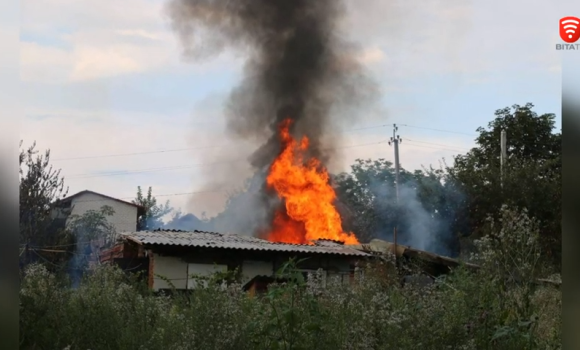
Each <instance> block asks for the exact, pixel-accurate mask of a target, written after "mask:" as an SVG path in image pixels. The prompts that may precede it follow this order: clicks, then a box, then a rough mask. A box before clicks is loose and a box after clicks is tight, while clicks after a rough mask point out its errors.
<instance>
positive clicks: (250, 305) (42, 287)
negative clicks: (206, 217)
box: [20, 208, 561, 350]
mask: <svg viewBox="0 0 580 350" xmlns="http://www.w3.org/2000/svg"><path fill="white" fill-rule="evenodd" d="M502 214H503V215H502V221H501V222H499V225H498V223H493V225H490V230H491V231H490V236H489V238H484V239H483V240H482V241H480V242H478V247H479V251H478V255H477V256H475V257H474V258H476V259H478V260H479V262H480V264H481V269H480V270H479V271H477V272H473V271H472V270H468V269H466V268H462V267H460V268H458V269H456V270H454V271H453V272H452V273H450V274H449V275H447V276H445V277H442V278H438V279H437V280H436V282H435V283H434V284H432V285H429V286H423V287H420V286H412V285H411V286H409V285H407V286H404V287H401V286H400V285H399V284H398V283H397V281H398V280H399V279H398V276H396V275H394V274H393V273H392V272H388V271H392V269H388V268H385V267H387V266H386V265H388V264H390V262H389V261H383V262H378V263H374V264H373V265H372V266H369V267H367V268H366V269H365V273H364V275H362V276H361V277H360V278H358V280H357V281H356V283H355V284H354V285H352V286H344V285H342V284H340V283H339V282H338V281H329V282H328V283H327V285H326V286H325V287H323V286H322V283H321V275H317V274H314V275H312V276H309V278H308V279H306V280H305V279H304V278H303V276H302V275H301V274H300V273H298V272H297V270H296V269H295V268H294V265H293V263H292V262H291V263H289V264H288V265H287V266H285V267H284V268H283V269H282V270H281V271H279V274H280V275H282V277H284V280H286V281H288V282H285V283H279V284H276V285H272V286H271V288H270V289H269V291H268V292H267V293H266V295H264V296H261V297H250V296H248V295H247V294H245V293H244V292H243V291H242V288H241V285H240V284H237V283H229V284H228V285H227V286H225V287H224V285H222V284H219V283H206V284H204V287H201V288H199V289H197V290H195V291H194V292H192V293H190V294H174V295H172V296H171V297H170V296H166V295H155V294H153V293H151V292H149V291H147V290H146V288H143V285H141V284H139V283H138V282H136V280H132V279H129V278H128V277H126V275H125V274H124V273H123V272H121V271H119V270H118V269H115V268H112V267H104V268H100V269H99V270H97V271H96V272H95V273H94V274H92V275H90V276H87V277H86V278H85V279H84V280H83V282H82V283H81V285H80V286H79V287H78V288H77V289H70V288H69V287H68V286H67V285H66V284H65V283H61V282H59V281H58V280H57V279H56V278H55V277H54V276H53V275H51V274H50V273H48V272H47V271H46V269H44V268H43V267H42V266H39V265H34V266H30V267H29V268H28V269H27V271H26V272H27V273H26V276H25V277H24V279H23V283H22V288H21V292H20V296H21V299H20V302H21V318H20V322H21V327H20V329H21V339H22V346H21V348H24V349H65V348H68V349H71V350H72V349H79V350H87V349H91V350H100V349H139V350H154V349H163V350H166V349H167V350H177V349H200V350H201V349H204V350H205V349H232V350H239V349H257V350H260V349H294V350H299V349H332V350H336V349H403V350H404V349H488V348H494V349H518V350H519V349H542V350H543V349H559V348H560V338H561V334H560V324H561V312H560V306H561V293H560V291H559V290H558V289H557V288H556V287H553V286H541V287H538V286H537V285H536V284H535V283H534V281H535V278H536V277H537V276H536V274H537V272H538V271H539V269H538V268H536V267H537V266H536V265H534V264H535V261H537V255H536V249H537V240H536V237H537V229H536V226H535V224H534V220H531V219H529V218H528V217H527V215H526V214H525V212H522V213H518V212H513V211H510V210H509V209H507V208H505V209H504V210H503V212H502ZM508 243H509V244H508ZM222 277H223V276H222Z"/></svg>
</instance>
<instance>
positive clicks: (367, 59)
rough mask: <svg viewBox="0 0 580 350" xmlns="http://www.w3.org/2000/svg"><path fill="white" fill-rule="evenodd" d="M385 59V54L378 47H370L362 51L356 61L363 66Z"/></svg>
mask: <svg viewBox="0 0 580 350" xmlns="http://www.w3.org/2000/svg"><path fill="white" fill-rule="evenodd" d="M385 59H386V56H385V53H384V52H383V50H381V49H380V48H378V47H370V48H367V49H365V50H362V51H361V52H360V54H359V56H358V61H359V62H361V63H362V64H365V65H371V64H376V63H379V62H382V61H384V60H385Z"/></svg>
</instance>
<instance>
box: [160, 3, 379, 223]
mask: <svg viewBox="0 0 580 350" xmlns="http://www.w3.org/2000/svg"><path fill="white" fill-rule="evenodd" d="M167 10H168V14H169V17H170V19H171V24H172V27H173V29H174V30H175V31H176V33H178V35H179V38H180V39H181V43H182V45H183V50H184V51H183V53H184V56H185V57H187V58H189V59H192V60H202V59H208V58H210V57H213V56H215V55H217V54H220V53H222V52H224V51H225V50H227V49H233V50H236V51H237V52H239V53H242V54H243V57H244V58H245V59H246V61H245V65H244V74H243V79H242V81H241V83H240V85H239V86H237V88H235V89H234V90H233V91H232V92H231V94H230V96H229V99H228V101H227V103H226V106H225V115H226V118H227V128H226V130H227V133H228V135H229V136H231V137H233V138H234V139H238V140H242V141H248V142H252V143H253V144H256V145H258V146H257V148H256V149H255V150H254V151H253V152H252V153H251V155H250V156H249V157H248V162H249V164H250V165H251V169H252V170H251V171H252V172H253V173H255V174H256V173H257V174H258V178H261V180H262V181H261V184H260V186H259V191H258V192H259V195H258V197H259V198H260V200H251V201H249V202H247V203H246V204H245V205H244V206H243V209H245V210H244V211H246V212H247V213H245V214H244V215H242V214H241V213H240V214H239V215H238V216H239V217H241V218H244V219H243V220H246V216H247V215H250V216H252V220H250V221H251V222H253V224H252V225H250V226H252V227H253V228H254V229H255V228H256V227H257V226H256V225H255V224H256V222H258V221H262V224H263V225H268V222H269V216H270V215H271V214H272V212H273V211H274V207H275V206H276V205H277V203H276V201H275V200H273V199H272V198H271V197H270V194H268V191H266V190H265V186H264V181H263V177H260V175H259V174H260V173H262V172H264V171H265V170H266V169H267V168H268V167H269V166H270V164H271V163H272V162H273V160H274V159H275V158H276V156H277V155H278V154H279V152H280V142H279V139H278V136H277V131H278V126H279V123H280V122H281V121H282V120H283V119H286V118H291V119H292V120H293V124H292V130H291V133H292V135H293V136H294V137H296V138H300V137H302V136H307V137H308V138H309V139H310V150H309V152H310V154H309V156H314V157H316V158H318V159H320V160H321V162H322V164H328V163H329V161H330V160H331V158H332V157H333V156H335V153H334V152H333V151H331V149H332V148H333V146H334V145H333V142H337V141H338V140H339V139H338V138H325V137H324V136H325V133H328V131H329V130H330V129H331V128H333V127H334V128H336V126H338V125H341V126H342V125H345V124H348V122H350V121H354V120H355V119H356V118H357V116H358V115H357V114H358V113H357V111H360V110H361V107H363V106H364V107H365V108H366V107H368V106H369V105H370V104H372V102H374V101H376V97H377V96H378V89H377V85H376V84H374V82H373V81H372V80H370V79H369V78H368V76H367V75H366V74H365V72H364V70H363V69H362V66H361V65H360V64H359V62H358V61H357V57H358V54H359V53H358V51H357V48H356V46H355V45H353V44H351V43H348V42H347V41H346V40H345V39H344V36H342V35H341V30H340V25H339V24H340V23H341V21H342V20H343V19H344V16H345V6H344V3H343V2H342V1H339V0H316V1H312V0H294V1H287V0H236V1H229V0H173V1H171V2H170V3H169V4H168V7H167ZM228 176H229V177H230V178H231V179H232V180H233V181H235V180H239V177H240V173H239V172H236V171H231V172H229V174H228ZM208 180H209V182H211V179H208ZM221 180H222V181H223V179H221ZM240 207H241V206H240ZM252 213H254V214H252ZM229 220H230V219H229ZM246 226H247V225H246ZM254 226H255V227H254ZM258 226H259V225H258ZM254 232H255V231H254Z"/></svg>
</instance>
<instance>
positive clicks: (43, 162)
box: [19, 141, 73, 264]
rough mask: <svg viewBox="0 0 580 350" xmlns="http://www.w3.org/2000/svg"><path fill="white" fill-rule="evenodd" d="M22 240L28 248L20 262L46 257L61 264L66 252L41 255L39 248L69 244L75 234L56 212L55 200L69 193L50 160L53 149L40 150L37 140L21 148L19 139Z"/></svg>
mask: <svg viewBox="0 0 580 350" xmlns="http://www.w3.org/2000/svg"><path fill="white" fill-rule="evenodd" d="M19 165H20V171H19V174H20V176H19V177H20V181H19V182H20V183H19V187H20V243H21V245H22V246H23V247H24V248H23V249H24V250H25V251H24V252H23V254H22V255H21V257H22V260H21V263H23V264H28V263H30V262H33V261H38V260H39V259H40V260H43V261H44V260H46V261H48V262H51V263H53V264H59V263H61V262H62V260H63V257H64V256H63V255H62V254H60V255H57V256H56V257H53V256H50V257H41V256H39V254H38V250H37V248H42V247H47V246H57V245H62V246H67V245H69V244H70V243H71V242H72V240H73V237H72V236H70V235H67V232H66V231H65V226H64V223H65V220H66V218H65V217H61V216H59V215H57V212H56V210H55V203H56V202H57V200H58V199H61V198H64V197H66V195H67V193H68V188H66V187H65V185H64V178H63V177H62V176H61V174H60V170H56V169H54V168H53V167H52V165H51V164H50V150H46V151H45V152H44V153H40V152H39V151H38V150H37V149H36V143H33V144H32V145H31V146H30V147H28V148H25V149H24V148H22V141H21V142H20V154H19Z"/></svg>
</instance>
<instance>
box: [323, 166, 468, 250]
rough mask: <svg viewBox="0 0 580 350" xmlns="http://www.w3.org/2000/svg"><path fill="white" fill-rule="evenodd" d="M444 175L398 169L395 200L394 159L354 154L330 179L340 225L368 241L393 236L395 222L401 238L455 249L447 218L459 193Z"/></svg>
mask: <svg viewBox="0 0 580 350" xmlns="http://www.w3.org/2000/svg"><path fill="white" fill-rule="evenodd" d="M446 176H447V174H446V173H445V172H444V171H443V170H435V169H424V170H417V171H415V172H414V173H411V172H408V171H406V170H404V169H400V173H399V180H400V186H399V200H398V202H397V194H396V191H395V169H394V167H393V164H392V163H391V162H389V161H387V160H384V159H378V160H371V159H367V160H362V159H357V160H356V162H355V164H353V165H352V166H351V172H350V173H342V174H339V175H337V176H335V177H334V179H333V180H334V184H335V188H336V192H337V196H338V199H339V204H338V207H339V208H340V209H341V214H342V216H343V219H344V223H345V229H346V230H348V231H351V232H354V233H355V234H356V235H357V237H358V238H359V240H360V241H363V242H368V241H370V240H371V239H373V238H383V239H389V240H392V239H393V231H394V227H395V226H396V227H397V241H398V242H399V243H401V244H409V245H413V246H415V247H417V248H420V249H421V248H423V249H428V250H432V251H435V252H437V253H441V254H451V255H453V254H454V253H455V254H456V253H457V250H458V247H457V244H456V242H455V235H453V234H452V224H453V220H454V217H455V215H454V214H455V210H456V207H457V205H458V203H459V200H458V198H459V194H458V192H457V190H456V189H455V188H454V187H453V186H452V185H453V184H452V183H451V182H448V181H445V179H446Z"/></svg>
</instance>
